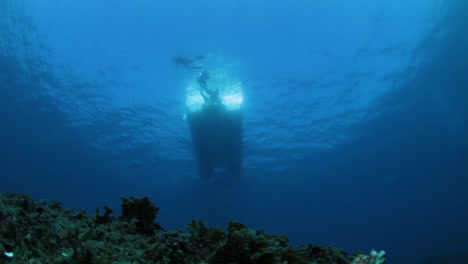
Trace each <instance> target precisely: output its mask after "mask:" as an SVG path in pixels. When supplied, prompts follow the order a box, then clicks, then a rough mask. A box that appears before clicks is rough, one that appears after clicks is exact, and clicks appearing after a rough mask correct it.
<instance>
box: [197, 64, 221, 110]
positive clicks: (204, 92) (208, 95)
mask: <svg viewBox="0 0 468 264" xmlns="http://www.w3.org/2000/svg"><path fill="white" fill-rule="evenodd" d="M208 79H210V75H209V74H208V72H207V71H206V70H202V72H201V73H200V75H199V76H198V78H197V82H198V84H199V85H200V94H201V96H202V97H203V99H204V100H205V102H206V103H212V104H216V103H218V101H219V90H218V89H217V88H214V89H208V87H207V83H206V81H207V80H208Z"/></svg>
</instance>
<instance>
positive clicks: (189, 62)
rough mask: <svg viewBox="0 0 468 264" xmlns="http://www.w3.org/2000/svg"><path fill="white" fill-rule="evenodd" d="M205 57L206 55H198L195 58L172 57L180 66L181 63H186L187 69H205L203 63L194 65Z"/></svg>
mask: <svg viewBox="0 0 468 264" xmlns="http://www.w3.org/2000/svg"><path fill="white" fill-rule="evenodd" d="M202 59H204V56H201V55H199V56H196V57H194V58H193V59H187V58H184V57H182V56H177V57H172V61H173V62H175V63H176V67H179V65H180V64H182V65H184V66H185V67H186V68H187V69H203V65H193V63H194V62H195V61H197V60H202Z"/></svg>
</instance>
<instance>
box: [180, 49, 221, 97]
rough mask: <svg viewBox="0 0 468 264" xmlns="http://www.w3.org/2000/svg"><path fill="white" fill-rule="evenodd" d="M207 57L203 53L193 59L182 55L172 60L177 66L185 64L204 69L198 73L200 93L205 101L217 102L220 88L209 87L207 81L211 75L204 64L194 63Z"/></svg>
mask: <svg viewBox="0 0 468 264" xmlns="http://www.w3.org/2000/svg"><path fill="white" fill-rule="evenodd" d="M204 58H205V57H204V56H202V55H199V56H196V57H194V58H192V59H187V58H184V57H182V56H177V57H172V61H173V62H175V63H176V67H179V65H181V64H182V65H183V66H185V67H186V68H187V69H201V70H202V71H201V72H200V74H199V75H198V78H197V82H198V85H199V86H200V94H201V96H202V97H203V99H204V100H205V103H210V104H216V103H218V101H219V90H218V89H217V88H215V89H208V85H207V81H208V79H210V75H209V74H208V72H207V71H206V70H205V69H204V66H203V65H201V64H198V65H193V63H194V62H196V61H197V60H202V59H204Z"/></svg>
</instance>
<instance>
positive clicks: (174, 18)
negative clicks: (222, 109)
mask: <svg viewBox="0 0 468 264" xmlns="http://www.w3.org/2000/svg"><path fill="white" fill-rule="evenodd" d="M467 19H468V5H467V4H466V1H463V0H459V1H458V0H445V1H443V0H415V1H410V2H408V1H401V0H398V1H370V0H358V1H344V0H332V1H294V2H292V3H291V2H286V1H266V0H259V1H246V0H239V1H233V0H232V1H214V0H212V1H209V0H200V1H182V0H175V1H149V0H140V1H124V0H113V1H109V0H100V1H92V0H82V1H67V0H43V1H34V0H23V1H13V0H0V122H1V129H0V192H21V193H27V194H30V195H32V196H33V197H34V198H35V199H47V200H59V201H61V202H62V204H63V205H64V206H66V207H70V208H73V209H85V210H87V211H88V212H90V213H92V212H94V209H95V207H96V206H102V205H109V206H111V207H113V208H119V203H120V200H119V198H120V197H125V196H128V195H134V196H149V197H150V198H151V199H152V200H153V201H154V202H155V203H156V204H157V205H158V206H159V207H160V208H161V211H160V215H158V216H157V221H158V222H159V223H160V224H161V225H162V226H164V227H165V228H167V229H176V228H180V227H184V226H186V225H187V224H188V223H189V221H190V220H191V219H202V220H204V221H206V222H207V223H208V224H209V225H211V226H226V224H227V222H228V221H229V220H240V221H243V222H245V223H246V224H247V225H249V226H250V227H252V228H255V229H264V230H265V231H267V232H270V233H287V234H289V236H290V239H291V245H297V244H305V243H309V242H311V243H315V244H323V245H334V246H338V247H342V248H344V249H345V250H346V251H348V252H351V251H353V250H358V249H359V250H363V251H366V252H367V251H369V250H370V249H372V248H374V249H378V250H380V249H384V250H386V251H387V254H388V263H423V260H424V259H426V258H428V257H429V256H434V255H436V256H449V257H450V258H451V259H454V258H455V259H456V258H457V256H463V255H465V256H466V255H467V254H468V252H467V251H466V249H467V248H468V225H467V224H466V223H468V193H467V187H468V106H467V103H468V77H467V75H468V70H467V69H468V68H467V67H468V49H467V48H466V47H468V30H467V26H466V25H468V21H467ZM199 54H202V55H205V56H206V57H207V63H208V64H207V67H211V68H221V69H223V70H225V71H227V72H229V73H230V74H232V76H235V77H236V78H239V79H240V80H241V81H242V84H243V87H244V95H245V98H244V102H245V103H244V105H243V110H244V164H245V171H244V177H243V179H242V180H241V181H240V182H239V183H233V182H231V181H230V180H227V179H226V177H224V176H225V175H223V172H219V173H218V175H216V177H215V179H213V180H212V181H210V182H204V181H202V180H201V179H200V178H199V176H198V174H197V167H196V162H195V159H194V156H193V153H192V145H191V140H190V134H189V130H188V125H187V123H186V121H184V120H183V115H184V112H185V99H186V95H185V87H186V86H187V84H188V83H189V82H191V81H193V79H194V78H195V76H196V74H197V73H196V72H192V71H189V70H187V69H183V68H180V67H179V68H177V69H176V67H175V65H173V63H172V62H171V57H172V56H177V55H183V56H188V57H190V56H195V55H199Z"/></svg>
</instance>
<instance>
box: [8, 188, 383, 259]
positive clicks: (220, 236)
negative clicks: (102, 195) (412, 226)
mask: <svg viewBox="0 0 468 264" xmlns="http://www.w3.org/2000/svg"><path fill="white" fill-rule="evenodd" d="M121 206H122V215H121V216H119V217H114V216H112V213H113V210H112V209H111V208H109V207H107V206H104V207H103V209H104V213H103V214H102V215H101V214H100V209H99V208H97V209H96V213H95V214H94V215H88V214H86V212H84V211H77V212H74V211H71V210H68V209H65V208H63V207H62V206H61V205H60V203H58V202H50V203H47V202H45V201H39V202H34V201H33V200H32V198H31V197H29V196H27V195H22V194H0V263H12V264H13V263H63V264H75V263H77V264H81V263H88V264H89V263H100V264H106V263H134V264H136V263H211V264H218V263H223V264H224V263H247V264H248V263H252V264H254V263H298V264H302V263H314V264H315V263H339V264H351V263H356V264H358V263H366V264H379V263H383V262H377V261H374V262H371V261H370V260H376V256H380V254H381V253H377V252H374V253H373V252H371V254H370V255H362V254H361V255H355V256H352V255H351V256H349V255H347V254H346V253H345V252H344V251H342V250H341V249H338V248H332V247H323V246H318V245H313V244H309V245H307V246H299V247H296V248H293V247H289V246H288V241H289V238H288V236H286V235H274V234H267V233H265V232H264V231H261V230H252V229H250V228H248V227H247V226H246V225H244V224H243V223H240V222H236V221H232V222H230V223H229V224H228V227H227V229H224V228H219V227H216V228H213V227H207V226H206V225H205V224H204V223H203V222H202V221H200V220H192V222H191V223H190V224H188V226H187V227H186V228H184V229H178V230H174V231H166V230H164V229H163V228H162V227H161V226H160V225H159V224H158V223H156V222H155V219H156V215H157V213H158V212H159V208H157V207H156V206H155V205H154V204H153V203H152V202H151V201H150V200H149V199H148V198H147V197H143V198H136V197H129V198H122V203H121ZM382 257H383V255H382ZM380 260H381V261H385V259H384V258H383V259H380ZM366 261H367V262H366Z"/></svg>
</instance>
